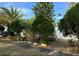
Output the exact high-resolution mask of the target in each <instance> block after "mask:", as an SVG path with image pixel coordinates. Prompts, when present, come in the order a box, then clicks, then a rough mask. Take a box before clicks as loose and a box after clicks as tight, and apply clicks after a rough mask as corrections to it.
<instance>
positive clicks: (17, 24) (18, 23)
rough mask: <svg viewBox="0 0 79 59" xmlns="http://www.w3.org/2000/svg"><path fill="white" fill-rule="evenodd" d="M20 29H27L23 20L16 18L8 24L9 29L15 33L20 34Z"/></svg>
mask: <svg viewBox="0 0 79 59" xmlns="http://www.w3.org/2000/svg"><path fill="white" fill-rule="evenodd" d="M22 29H25V30H26V29H27V23H26V21H25V20H23V19H22V20H19V19H16V20H15V21H13V22H12V23H11V24H10V25H9V31H10V32H13V33H15V32H16V34H20V32H21V30H22Z"/></svg>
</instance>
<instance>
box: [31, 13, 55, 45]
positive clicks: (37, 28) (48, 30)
mask: <svg viewBox="0 0 79 59" xmlns="http://www.w3.org/2000/svg"><path fill="white" fill-rule="evenodd" d="M32 30H33V31H34V33H40V34H41V37H42V38H41V40H40V42H41V43H45V44H47V43H48V36H49V35H53V33H54V25H53V23H52V22H51V21H50V20H49V19H47V18H45V17H44V16H43V15H42V14H39V15H38V16H37V17H36V19H35V21H34V22H33V24H32Z"/></svg>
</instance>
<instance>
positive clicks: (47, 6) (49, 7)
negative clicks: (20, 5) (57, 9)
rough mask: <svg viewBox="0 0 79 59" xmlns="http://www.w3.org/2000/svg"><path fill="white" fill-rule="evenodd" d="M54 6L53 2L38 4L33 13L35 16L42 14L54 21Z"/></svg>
mask: <svg viewBox="0 0 79 59" xmlns="http://www.w3.org/2000/svg"><path fill="white" fill-rule="evenodd" d="M53 8H54V5H53V3H51V2H37V3H36V5H35V6H34V7H33V11H34V13H35V15H39V13H42V14H43V16H44V17H47V18H48V19H52V17H53V16H54V10H53Z"/></svg>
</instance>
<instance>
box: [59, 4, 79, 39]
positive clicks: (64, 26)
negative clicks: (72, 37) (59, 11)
mask: <svg viewBox="0 0 79 59" xmlns="http://www.w3.org/2000/svg"><path fill="white" fill-rule="evenodd" d="M59 29H60V31H61V32H63V34H64V35H68V34H76V35H77V36H78V38H79V3H77V4H76V5H75V6H73V7H72V8H71V9H70V10H69V11H68V12H67V13H66V14H65V16H64V17H63V19H61V20H60V23H59Z"/></svg>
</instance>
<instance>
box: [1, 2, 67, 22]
mask: <svg viewBox="0 0 79 59" xmlns="http://www.w3.org/2000/svg"><path fill="white" fill-rule="evenodd" d="M34 5H35V2H0V7H7V8H10V7H11V6H12V7H14V8H18V9H20V10H22V13H24V14H25V16H24V18H26V19H30V18H31V17H32V16H34V13H33V11H32V8H33V6H34ZM67 5H68V3H67V2H54V10H55V11H54V12H55V14H56V16H55V18H56V21H58V20H60V19H61V18H62V17H63V16H64V14H65V11H66V9H67ZM59 13H61V14H62V16H58V14H59Z"/></svg>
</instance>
